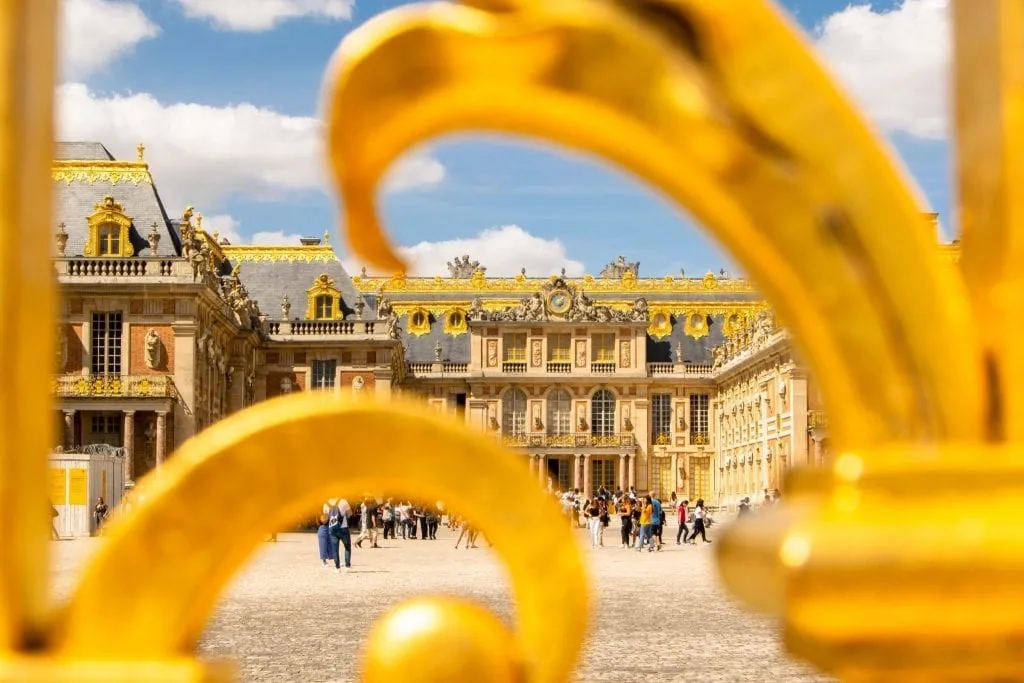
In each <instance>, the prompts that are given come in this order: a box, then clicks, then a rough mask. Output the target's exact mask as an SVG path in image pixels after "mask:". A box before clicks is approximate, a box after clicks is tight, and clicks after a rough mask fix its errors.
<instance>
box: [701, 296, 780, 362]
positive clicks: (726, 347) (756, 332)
mask: <svg viewBox="0 0 1024 683" xmlns="http://www.w3.org/2000/svg"><path fill="white" fill-rule="evenodd" d="M735 329H736V332H735V334H733V335H731V336H730V337H729V338H728V339H726V340H725V341H724V342H722V343H721V344H719V345H718V346H716V347H715V348H714V349H712V359H713V360H712V369H713V370H717V369H718V368H720V367H722V366H723V365H725V364H726V363H728V362H729V361H730V360H732V359H733V358H736V357H737V356H739V355H740V354H741V353H747V352H749V353H757V352H758V351H760V350H761V349H762V348H764V347H765V345H766V344H767V343H768V340H769V339H770V338H771V336H772V334H773V333H774V332H775V331H776V330H777V329H778V323H777V322H776V320H775V314H774V313H773V312H772V311H771V310H767V309H766V310H763V311H761V312H759V313H758V314H757V316H756V317H755V318H754V319H753V320H749V321H747V323H746V324H745V325H743V326H737V327H736V328H735Z"/></svg>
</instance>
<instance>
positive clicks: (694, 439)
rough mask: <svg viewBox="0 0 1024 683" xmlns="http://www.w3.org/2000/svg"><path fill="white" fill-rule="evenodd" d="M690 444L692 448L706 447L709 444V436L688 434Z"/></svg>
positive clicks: (700, 433)
mask: <svg viewBox="0 0 1024 683" xmlns="http://www.w3.org/2000/svg"><path fill="white" fill-rule="evenodd" d="M690 443H691V444H693V445H694V446H708V445H710V444H711V435H710V434H708V433H707V432H690Z"/></svg>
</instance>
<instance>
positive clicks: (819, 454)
mask: <svg viewBox="0 0 1024 683" xmlns="http://www.w3.org/2000/svg"><path fill="white" fill-rule="evenodd" d="M811 440H812V441H813V442H814V462H813V463H811V464H812V465H813V466H815V467H821V466H822V465H824V464H825V449H824V448H822V446H821V442H822V438H821V437H820V436H812V437H811Z"/></svg>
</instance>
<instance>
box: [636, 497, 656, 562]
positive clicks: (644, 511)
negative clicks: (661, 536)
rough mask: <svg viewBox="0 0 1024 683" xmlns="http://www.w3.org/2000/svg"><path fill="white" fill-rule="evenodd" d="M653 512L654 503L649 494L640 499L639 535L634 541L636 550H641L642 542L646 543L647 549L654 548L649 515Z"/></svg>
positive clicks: (651, 549)
mask: <svg viewBox="0 0 1024 683" xmlns="http://www.w3.org/2000/svg"><path fill="white" fill-rule="evenodd" d="M653 514H654V505H653V504H652V503H651V497H650V496H644V497H643V498H641V499H640V537H639V538H637V541H636V551H637V552H640V551H641V550H643V547H644V543H645V542H646V543H647V550H648V551H653V550H654V538H652V535H651V516H652V515H653Z"/></svg>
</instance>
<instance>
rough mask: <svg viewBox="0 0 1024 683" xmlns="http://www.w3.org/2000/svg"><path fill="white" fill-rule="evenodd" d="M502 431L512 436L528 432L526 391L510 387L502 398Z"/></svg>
mask: <svg viewBox="0 0 1024 683" xmlns="http://www.w3.org/2000/svg"><path fill="white" fill-rule="evenodd" d="M501 431H502V433H503V434H507V435H510V436H519V435H520V434H525V433H526V392H524V391H523V390H522V389H509V390H508V391H506V392H505V395H504V396H503V397H502V399H501Z"/></svg>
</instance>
